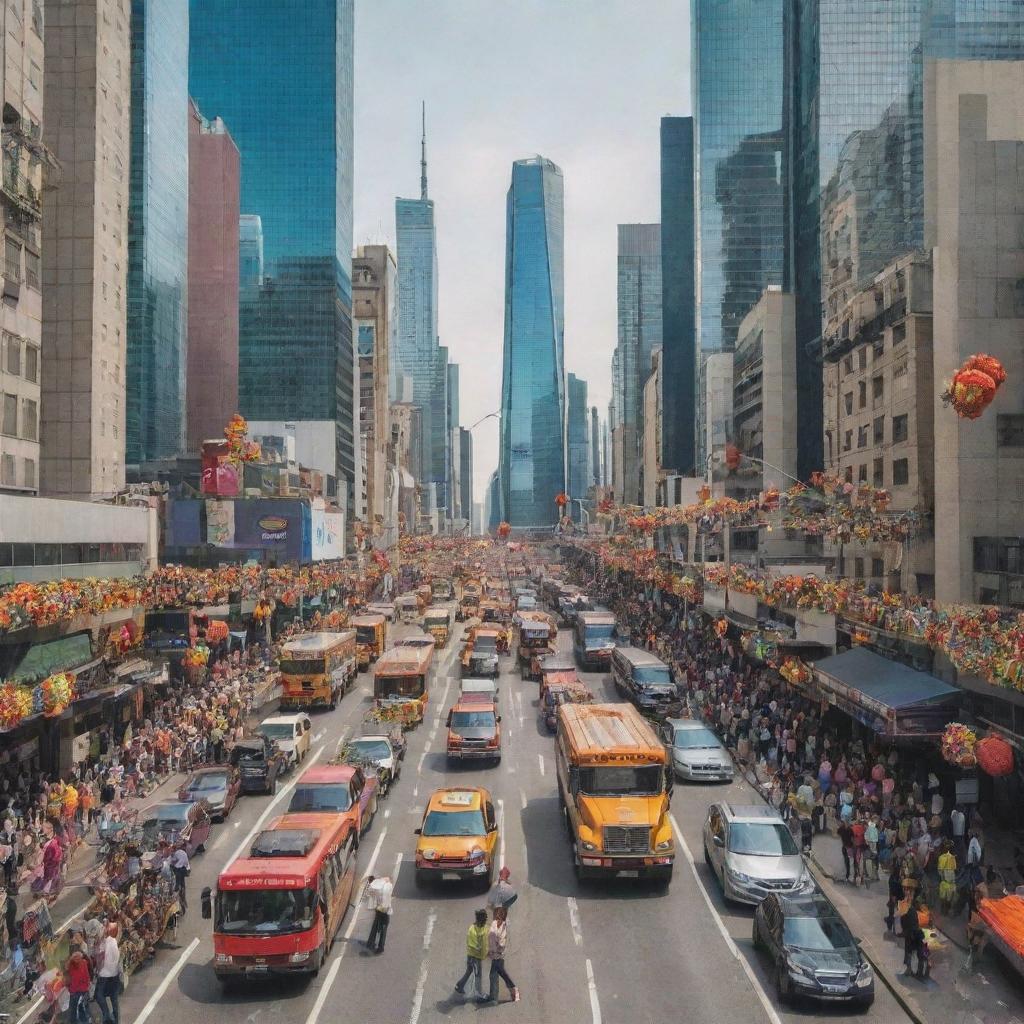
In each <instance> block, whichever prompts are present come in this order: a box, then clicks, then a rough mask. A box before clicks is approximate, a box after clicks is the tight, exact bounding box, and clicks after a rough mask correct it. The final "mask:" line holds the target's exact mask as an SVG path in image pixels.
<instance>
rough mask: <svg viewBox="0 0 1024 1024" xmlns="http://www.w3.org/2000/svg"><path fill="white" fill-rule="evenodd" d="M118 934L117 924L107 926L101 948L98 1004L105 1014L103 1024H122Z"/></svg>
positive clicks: (97, 992) (97, 985) (97, 990)
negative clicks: (101, 960)
mask: <svg viewBox="0 0 1024 1024" xmlns="http://www.w3.org/2000/svg"><path fill="white" fill-rule="evenodd" d="M117 932H118V927H117V925H116V924H114V923H113V922H111V923H110V924H108V925H107V937H106V938H105V939H104V940H103V945H102V947H101V949H102V953H103V962H102V963H101V964H100V969H99V971H97V978H96V1002H97V1004H98V1005H99V1008H100V1012H101V1013H102V1014H103V1024H121V1014H120V1009H119V1007H118V999H119V998H120V995H121V947H120V946H119V945H118V944H117Z"/></svg>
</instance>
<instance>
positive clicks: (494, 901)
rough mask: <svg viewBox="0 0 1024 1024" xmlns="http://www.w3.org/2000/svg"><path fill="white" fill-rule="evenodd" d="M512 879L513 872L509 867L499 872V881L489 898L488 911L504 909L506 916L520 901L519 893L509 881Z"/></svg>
mask: <svg viewBox="0 0 1024 1024" xmlns="http://www.w3.org/2000/svg"><path fill="white" fill-rule="evenodd" d="M511 877H512V872H511V871H509V869H508V868H507V867H504V868H502V869H501V870H500V871H499V872H498V881H497V882H495V883H494V886H493V888H492V889H491V891H490V893H489V894H488V896H487V909H488V910H490V911H492V912H493V911H495V910H497V909H498V907H503V908H504V910H505V912H506V916H507V913H508V911H509V910H510V909H511V907H512V904H513V903H515V901H516V900H517V899H519V893H517V892H516V891H515V889H513V888H512V883H511V882H510V881H509V879H510V878H511Z"/></svg>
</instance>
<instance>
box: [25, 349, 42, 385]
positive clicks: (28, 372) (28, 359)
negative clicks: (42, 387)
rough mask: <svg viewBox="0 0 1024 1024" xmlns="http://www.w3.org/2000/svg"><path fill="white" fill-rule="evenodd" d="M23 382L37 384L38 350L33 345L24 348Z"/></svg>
mask: <svg viewBox="0 0 1024 1024" xmlns="http://www.w3.org/2000/svg"><path fill="white" fill-rule="evenodd" d="M25 380H30V381H32V383H33V384H38V383H39V349H37V348H36V347H35V345H26V346H25Z"/></svg>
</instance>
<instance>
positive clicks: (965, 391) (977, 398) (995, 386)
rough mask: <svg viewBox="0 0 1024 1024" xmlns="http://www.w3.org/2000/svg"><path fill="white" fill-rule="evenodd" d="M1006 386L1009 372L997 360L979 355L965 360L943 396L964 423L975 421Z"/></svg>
mask: <svg viewBox="0 0 1024 1024" xmlns="http://www.w3.org/2000/svg"><path fill="white" fill-rule="evenodd" d="M1005 382H1006V370H1005V369H1004V367H1003V364H1002V363H1000V362H999V360H998V359H996V357H995V356H990V355H985V354H984V353H978V354H977V355H973V356H969V357H968V358H967V359H966V360H964V362H963V364H962V365H961V366H960V368H959V369H958V370H957V371H956V373H954V374H953V377H952V379H951V380H950V381H949V383H948V384H947V385H946V390H945V391H944V392H943V393H942V400H943V402H945V403H946V404H947V405H951V406H952V407H953V410H954V411H955V412H956V414H957V415H958V416H959V417H961V418H962V419H967V420H976V419H977V418H978V417H979V416H980V415H981V414H982V413H983V412H984V411H985V410H986V409H987V408H988V406H989V405H990V404H991V403H992V399H993V398H995V396H996V392H997V391H998V390H999V388H1000V387H1001V386H1002V385H1003V384H1004V383H1005Z"/></svg>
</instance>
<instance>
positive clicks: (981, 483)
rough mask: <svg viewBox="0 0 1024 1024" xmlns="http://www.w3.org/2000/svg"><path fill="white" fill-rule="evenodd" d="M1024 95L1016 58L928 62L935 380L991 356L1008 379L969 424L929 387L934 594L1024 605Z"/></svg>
mask: <svg viewBox="0 0 1024 1024" xmlns="http://www.w3.org/2000/svg"><path fill="white" fill-rule="evenodd" d="M1022 98H1024V62H1022V61H947V60H939V61H934V62H932V61H929V62H927V63H926V66H925V96H924V144H925V185H926V187H925V244H926V245H927V246H928V247H930V248H931V250H932V258H933V267H934V296H935V301H934V305H935V321H934V329H933V353H934V365H933V371H932V372H933V378H934V380H935V381H936V382H939V381H946V380H949V379H950V377H951V376H952V375H953V373H954V372H955V371H956V369H957V367H958V366H959V365H960V364H961V363H962V362H963V361H964V359H965V358H966V357H967V356H969V355H972V354H973V353H977V352H986V353H988V354H990V355H993V356H995V357H996V358H997V359H999V360H1000V361H1001V362H1002V363H1003V365H1004V367H1005V368H1006V372H1007V375H1008V383H1007V384H1006V385H1004V386H1003V387H1002V388H1001V389H1000V390H999V392H998V394H997V395H996V397H995V400H994V401H993V403H992V404H991V405H990V406H989V407H988V409H986V410H985V412H984V414H983V415H982V416H981V417H980V418H979V419H977V420H966V419H960V418H959V417H957V416H956V414H955V413H954V412H953V411H952V410H951V409H949V408H948V407H946V406H944V405H943V404H942V403H941V399H940V397H939V396H938V394H937V392H938V387H935V388H933V393H934V394H935V398H934V403H935V451H936V454H937V457H936V460H935V596H936V598H937V599H938V600H939V601H940V602H952V601H981V602H986V603H998V604H1004V605H1012V606H1015V607H1021V606H1024V529H1022V527H1021V524H1022V523H1024V457H1022V456H1024V405H1022V402H1021V394H1022V392H1021V389H1020V387H1019V383H1017V382H1019V381H1021V380H1022V379H1024V344H1022V341H1021V339H1024V288H1022V285H1021V281H1022V280H1024V207H1022V205H1021V202H1022V197H1024V178H1022V176H1021V175H1022V172H1021V168H1024V122H1022V120H1021V116H1020V111H1021V105H1022Z"/></svg>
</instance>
